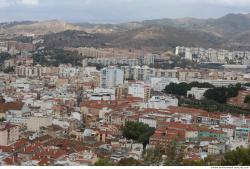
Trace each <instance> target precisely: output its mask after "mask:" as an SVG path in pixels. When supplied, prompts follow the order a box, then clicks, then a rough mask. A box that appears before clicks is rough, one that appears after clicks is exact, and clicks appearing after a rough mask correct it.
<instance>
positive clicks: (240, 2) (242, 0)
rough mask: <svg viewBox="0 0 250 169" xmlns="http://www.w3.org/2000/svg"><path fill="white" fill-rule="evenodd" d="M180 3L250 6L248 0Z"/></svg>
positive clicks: (181, 1)
mask: <svg viewBox="0 0 250 169" xmlns="http://www.w3.org/2000/svg"><path fill="white" fill-rule="evenodd" d="M178 1H179V2H180V3H192V4H211V5H220V6H244V5H250V0H178Z"/></svg>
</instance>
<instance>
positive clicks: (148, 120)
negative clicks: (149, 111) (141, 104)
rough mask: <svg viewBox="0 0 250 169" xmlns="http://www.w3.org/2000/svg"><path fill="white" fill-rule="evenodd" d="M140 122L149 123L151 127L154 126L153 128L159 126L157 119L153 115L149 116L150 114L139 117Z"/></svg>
mask: <svg viewBox="0 0 250 169" xmlns="http://www.w3.org/2000/svg"><path fill="white" fill-rule="evenodd" d="M139 122H141V123H144V124H147V125H149V127H153V128H156V127H157V120H156V119H154V118H152V117H148V116H142V117H139Z"/></svg>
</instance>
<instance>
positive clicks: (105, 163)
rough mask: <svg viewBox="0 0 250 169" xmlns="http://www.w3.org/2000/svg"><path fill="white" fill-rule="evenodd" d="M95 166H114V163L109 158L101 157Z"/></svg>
mask: <svg viewBox="0 0 250 169" xmlns="http://www.w3.org/2000/svg"><path fill="white" fill-rule="evenodd" d="M94 165H95V166H113V163H112V162H111V161H110V160H108V159H99V160H97V161H96V162H95V164H94Z"/></svg>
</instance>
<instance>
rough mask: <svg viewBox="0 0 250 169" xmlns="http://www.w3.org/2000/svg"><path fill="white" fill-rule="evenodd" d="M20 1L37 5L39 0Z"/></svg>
mask: <svg viewBox="0 0 250 169" xmlns="http://www.w3.org/2000/svg"><path fill="white" fill-rule="evenodd" d="M20 3H21V4H24V5H38V4H39V0H21V1H20Z"/></svg>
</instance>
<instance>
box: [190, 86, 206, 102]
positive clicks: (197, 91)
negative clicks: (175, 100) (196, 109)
mask: <svg viewBox="0 0 250 169" xmlns="http://www.w3.org/2000/svg"><path fill="white" fill-rule="evenodd" d="M208 89H209V88H198V87H193V88H192V89H191V90H189V91H187V97H192V98H194V99H196V100H202V99H203V98H204V94H205V93H206V91H207V90H208Z"/></svg>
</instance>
